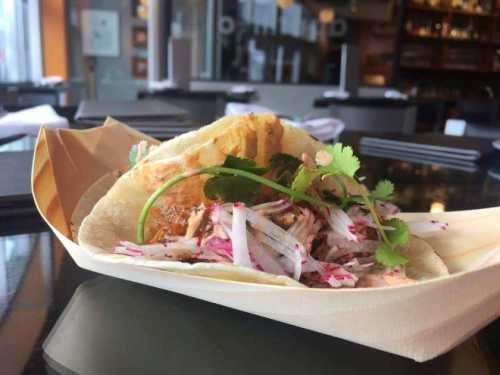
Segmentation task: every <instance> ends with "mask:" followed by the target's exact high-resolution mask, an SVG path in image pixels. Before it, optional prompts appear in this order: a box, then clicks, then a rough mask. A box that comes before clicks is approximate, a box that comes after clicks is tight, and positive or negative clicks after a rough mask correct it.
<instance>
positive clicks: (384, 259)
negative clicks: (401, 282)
mask: <svg viewBox="0 0 500 375" xmlns="http://www.w3.org/2000/svg"><path fill="white" fill-rule="evenodd" d="M317 159H319V160H317V161H318V162H319V163H320V166H318V167H317V168H310V167H306V166H304V165H301V167H300V168H299V170H298V173H297V176H296V177H295V179H294V181H293V183H292V189H294V190H297V191H302V192H305V191H307V189H308V188H309V187H310V186H311V185H312V184H313V182H314V181H315V180H316V179H317V178H320V177H321V178H324V177H325V176H333V177H338V176H344V177H346V178H348V179H349V180H350V181H351V182H352V183H353V184H354V186H357V187H359V189H357V190H359V191H360V193H361V194H360V195H354V196H351V195H349V193H348V191H347V188H346V187H345V185H344V183H343V182H342V181H341V180H340V179H337V182H338V183H339V184H340V186H341V188H342V191H343V196H342V197H341V198H340V207H341V208H342V209H345V208H347V207H348V206H349V205H351V204H353V203H359V204H363V205H364V206H365V207H366V208H367V209H368V211H369V212H370V215H371V216H372V219H373V222H374V223H375V226H376V229H377V233H378V235H379V238H380V239H381V240H382V241H383V244H382V245H381V246H379V248H377V250H376V253H375V257H376V259H377V261H379V262H380V263H382V264H383V265H385V266H388V267H394V266H397V265H400V264H405V263H406V262H407V261H408V259H407V258H406V256H404V255H403V254H400V253H398V252H397V251H396V247H397V246H399V245H402V244H404V243H406V242H407V241H408V237H409V231H408V226H406V224H404V222H402V221H401V220H398V219H392V220H390V221H389V222H388V223H386V225H388V226H391V227H393V230H391V231H388V233H386V231H385V230H384V227H383V226H382V223H381V222H380V219H379V217H378V215H377V212H376V210H375V207H374V202H375V201H376V200H388V199H391V198H392V194H393V193H394V185H393V184H392V182H390V181H388V180H383V181H380V182H379V183H378V184H377V185H376V186H375V189H374V190H372V191H371V192H369V193H366V192H365V189H363V188H362V187H361V185H360V183H359V182H358V180H357V179H356V178H355V175H356V172H357V171H358V170H359V168H360V162H359V159H358V158H357V157H356V156H355V155H354V152H353V150H352V148H351V147H349V146H344V145H343V144H341V143H337V144H335V145H334V146H326V147H325V149H324V150H323V151H322V154H321V155H319V157H318V155H317ZM389 233H390V234H389Z"/></svg>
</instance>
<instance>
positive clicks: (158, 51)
mask: <svg viewBox="0 0 500 375" xmlns="http://www.w3.org/2000/svg"><path fill="white" fill-rule="evenodd" d="M499 71H500V1H498V0H407V1H404V0H164V1H160V0H123V1H122V0H106V1H98V0H3V1H2V2H1V4H0V104H1V105H2V106H3V108H4V110H5V111H13V110H17V109H22V108H26V107H29V106H33V105H39V104H50V105H52V106H53V107H54V108H55V110H56V112H57V113H59V114H62V115H63V116H66V117H68V118H70V120H73V119H74V116H75V115H76V116H77V119H78V120H79V123H80V124H86V125H89V124H90V123H91V122H89V121H88V118H89V116H90V117H92V115H93V114H95V113H94V112H95V111H96V109H95V108H91V109H90V113H89V112H88V111H89V108H88V107H87V111H84V112H83V113H77V112H78V111H77V109H78V107H79V106H80V107H81V106H82V102H83V101H91V102H95V101H98V102H108V101H114V102H118V101H136V100H139V99H155V100H163V101H168V102H169V103H170V104H172V105H176V106H178V107H179V106H180V107H183V108H184V110H187V111H188V112H189V113H191V120H192V122H193V125H194V123H195V122H197V123H198V125H201V124H205V123H208V122H210V121H212V120H214V119H215V118H218V117H220V116H222V115H223V114H224V113H228V112H230V113H233V112H235V111H236V112H238V111H239V112H241V111H249V110H253V111H259V110H271V111H274V112H276V113H278V114H280V115H282V116H284V117H287V118H291V119H295V120H303V119H307V118H312V117H324V116H328V117H330V118H336V119H338V120H340V121H342V123H343V124H344V125H345V126H346V127H347V129H356V130H359V129H361V130H369V131H372V130H374V131H394V132H403V133H413V132H428V131H432V132H447V133H450V134H455V135H456V134H460V135H471V136H480V137H487V138H495V137H497V136H498V135H500V130H499V131H497V129H496V127H497V120H498V102H497V100H496V99H497V97H498V95H500V75H499V74H498V73H499ZM228 103H240V104H242V103H245V104H246V106H241V105H240V106H232V107H231V106H229V107H228ZM249 104H252V105H253V106H251V107H249V106H248V105H249ZM59 107H63V108H62V109H61V108H59ZM72 107H73V108H72ZM80 109H81V108H80ZM120 111H121V110H120V108H115V109H114V110H110V113H109V114H114V115H115V116H116V117H120V116H119V115H120ZM139 112H140V111H139ZM78 115H79V116H78ZM94 117H95V116H94ZM123 117H124V118H126V117H127V116H123ZM129 117H130V116H129ZM449 119H459V120H463V121H465V122H459V123H456V122H455V123H452V124H451V125H450V124H449V123H448V124H447V120H449ZM447 127H449V129H448V130H447V129H446V128H447ZM457 132H458V133H457ZM153 133H154V132H153Z"/></svg>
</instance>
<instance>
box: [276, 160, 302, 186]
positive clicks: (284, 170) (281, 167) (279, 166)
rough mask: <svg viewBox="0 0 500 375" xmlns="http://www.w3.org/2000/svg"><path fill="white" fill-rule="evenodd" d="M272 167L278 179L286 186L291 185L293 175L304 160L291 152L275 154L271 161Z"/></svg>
mask: <svg viewBox="0 0 500 375" xmlns="http://www.w3.org/2000/svg"><path fill="white" fill-rule="evenodd" d="M269 164H270V166H271V169H272V170H273V171H275V174H276V181H277V182H278V183H279V184H281V185H285V186H290V184H291V183H292V181H293V175H294V174H295V172H297V169H298V168H299V166H300V165H301V164H302V161H300V160H299V159H297V158H296V157H295V156H292V155H289V154H275V155H273V157H272V158H271V160H270V161H269Z"/></svg>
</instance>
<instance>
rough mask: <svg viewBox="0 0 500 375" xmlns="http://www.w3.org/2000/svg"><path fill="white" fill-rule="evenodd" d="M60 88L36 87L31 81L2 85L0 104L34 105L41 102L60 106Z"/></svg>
mask: <svg viewBox="0 0 500 375" xmlns="http://www.w3.org/2000/svg"><path fill="white" fill-rule="evenodd" d="M59 93H60V91H59V89H58V88H56V87H54V88H47V87H36V86H33V85H32V84H30V83H19V84H14V83H13V84H2V85H0V105H19V106H25V107H29V106H31V107H33V106H36V105H41V104H49V105H52V106H58V105H59V103H60V100H59Z"/></svg>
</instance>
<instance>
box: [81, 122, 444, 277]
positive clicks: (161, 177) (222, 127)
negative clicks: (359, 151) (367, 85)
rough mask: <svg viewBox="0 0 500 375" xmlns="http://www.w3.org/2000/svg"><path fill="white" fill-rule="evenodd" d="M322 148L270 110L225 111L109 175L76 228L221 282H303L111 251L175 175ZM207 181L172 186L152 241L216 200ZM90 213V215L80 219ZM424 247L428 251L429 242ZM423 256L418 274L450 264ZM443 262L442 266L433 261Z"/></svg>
mask: <svg viewBox="0 0 500 375" xmlns="http://www.w3.org/2000/svg"><path fill="white" fill-rule="evenodd" d="M322 147H323V145H322V144H321V143H320V142H318V141H316V140H314V139H313V138H312V137H310V136H309V135H308V134H307V133H306V132H305V131H304V130H302V129H298V128H294V127H289V126H284V125H283V124H282V123H281V122H280V120H279V119H278V118H277V117H275V116H274V115H271V114H259V115H256V114H250V115H243V116H226V117H224V118H222V119H221V120H219V121H216V122H215V123H213V124H211V125H208V126H206V127H203V128H201V129H200V130H198V131H195V132H190V133H186V134H184V135H181V136H179V137H177V138H175V139H172V140H170V141H167V142H164V143H163V144H161V145H160V146H159V147H158V148H157V149H155V150H154V151H153V152H152V153H151V154H150V155H148V156H147V157H146V158H145V159H144V160H142V161H141V162H140V163H138V164H137V165H136V166H135V167H134V168H132V169H131V170H130V171H128V172H127V173H125V174H123V175H121V173H120V172H115V173H112V174H110V175H106V176H103V177H102V178H101V179H100V180H99V181H97V182H96V183H95V184H94V185H93V186H92V187H91V188H90V189H88V191H87V193H86V194H84V196H83V197H82V199H81V200H80V203H79V205H78V206H77V208H76V210H75V212H74V214H73V218H72V228H73V230H74V231H75V232H76V231H78V242H79V244H80V246H82V247H83V248H84V249H86V250H88V251H90V252H92V253H94V254H95V255H96V256H99V257H101V256H105V257H106V258H107V259H108V260H116V261H118V262H124V263H129V264H135V265H140V266H147V267H154V268H159V269H164V270H167V271H172V272H181V273H188V274H194V275H199V276H207V277H214V278H220V279H229V280H236V281H246V282H255V283H264V284H274V285H288V286H303V285H302V284H300V283H298V282H296V281H295V280H293V279H291V278H289V277H286V276H276V275H271V274H268V273H265V272H260V271H257V270H252V269H248V268H244V267H237V266H233V265H231V264H221V263H196V264H189V263H183V262H176V261H159V260H145V259H138V258H134V257H128V256H124V255H118V254H110V253H111V251H112V248H113V247H114V246H115V245H116V244H117V243H118V242H119V241H120V240H128V241H135V233H136V224H137V219H138V217H139V213H140V210H141V209H142V207H143V205H144V203H145V202H146V200H147V199H148V197H149V196H150V195H151V193H152V192H153V191H154V190H156V188H158V186H160V185H161V183H162V182H163V181H165V180H166V179H168V178H170V177H172V176H174V175H177V174H179V173H181V172H183V171H185V170H189V169H193V168H200V167H206V166H211V165H217V164H222V163H223V162H224V160H225V158H226V155H228V154H231V155H235V156H239V157H244V158H249V159H254V160H255V161H256V162H257V164H258V165H260V166H265V165H267V164H268V162H269V159H270V158H271V156H272V155H274V154H276V153H279V152H283V153H288V154H291V155H294V156H296V157H300V156H301V155H302V154H303V153H306V154H308V155H310V156H311V157H314V155H315V153H316V152H317V151H318V150H319V149H321V148H322ZM207 178H208V176H197V177H193V178H189V179H188V180H186V181H184V182H182V183H180V184H178V185H176V186H174V187H173V188H172V189H170V190H168V191H167V192H166V193H165V194H164V195H163V196H162V197H161V198H160V199H159V200H158V201H157V203H156V204H155V207H154V210H151V212H150V215H149V217H148V222H147V225H146V238H148V237H149V236H151V234H152V233H155V231H156V230H157V229H158V228H159V226H160V225H161V222H162V220H165V217H169V215H172V214H175V211H172V210H175V209H177V208H178V207H182V206H185V207H192V206H194V205H197V204H200V203H202V202H205V203H209V201H207V199H206V198H205V196H204V194H203V185H204V182H205V180H206V179H207ZM110 187H111V188H110ZM109 188H110V189H109ZM108 189H109V191H108ZM106 191H107V193H106ZM104 194H105V195H104ZM103 195H104V196H103ZM91 207H93V208H92V209H91ZM90 209H91V211H90ZM89 212H90V213H89ZM85 216H86V217H85ZM83 217H85V219H83V221H81V220H82V218H83ZM80 222H81V225H80ZM427 246H428V245H427ZM417 247H418V248H419V249H420V248H425V247H424V246H423V245H422V246H417ZM425 249H427V248H425ZM417 253H418V254H416V259H417V260H418V261H417V262H416V263H415V267H414V270H415V272H413V273H414V275H416V276H418V275H419V271H418V270H419V269H420V268H422V269H423V270H425V272H423V273H425V275H426V278H427V276H429V277H435V276H440V275H442V274H444V273H443V272H442V271H443V267H444V269H446V266H444V264H443V263H442V261H441V259H440V258H439V257H438V256H437V255H436V254H435V253H434V251H433V250H432V249H430V252H429V251H425V252H423V253H422V254H421V253H419V252H418V251H417ZM408 255H409V256H411V257H412V258H413V255H414V254H413V251H410V250H409V252H408ZM436 258H437V259H436ZM436 261H437V262H438V263H439V264H440V265H439V266H433V265H430V264H429V263H430V262H436ZM446 273H447V272H446ZM418 278H419V279H420V278H421V277H418Z"/></svg>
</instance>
